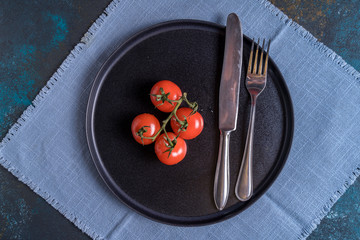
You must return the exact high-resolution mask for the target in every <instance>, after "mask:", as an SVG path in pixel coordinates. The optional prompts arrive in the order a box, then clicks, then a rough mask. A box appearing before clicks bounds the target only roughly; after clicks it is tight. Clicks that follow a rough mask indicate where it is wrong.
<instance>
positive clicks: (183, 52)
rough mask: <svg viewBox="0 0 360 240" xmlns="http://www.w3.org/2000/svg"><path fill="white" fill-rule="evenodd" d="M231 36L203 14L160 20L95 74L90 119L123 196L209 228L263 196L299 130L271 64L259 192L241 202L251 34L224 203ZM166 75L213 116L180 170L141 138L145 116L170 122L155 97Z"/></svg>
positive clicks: (149, 213)
mask: <svg viewBox="0 0 360 240" xmlns="http://www.w3.org/2000/svg"><path fill="white" fill-rule="evenodd" d="M224 34H225V27H224V26H221V25H217V24H214V23H209V22H203V21H195V20H178V21H171V22H165V23H161V24H158V25H155V26H152V27H150V28H148V29H146V30H144V31H142V32H140V33H138V34H137V35H135V36H133V37H132V38H130V39H129V40H128V41H127V42H125V43H124V44H123V45H122V46H121V47H120V48H119V49H117V50H116V51H115V52H114V53H113V54H112V55H111V57H110V58H109V59H108V60H107V61H106V63H105V64H104V65H103V67H102V68H101V70H100V72H99V73H98V75H97V77H96V79H95V82H94V85H93V88H92V91H91V94H90V98H89V103H88V109H87V119H86V120H87V121H86V130H87V138H88V144H89V149H90V152H91V155H92V157H93V160H94V162H95V165H96V167H97V169H98V171H99V173H100V175H101V177H102V178H103V179H104V181H105V182H106V184H107V185H108V187H109V188H110V189H111V190H112V191H113V192H114V194H115V195H116V196H118V198H119V199H120V200H122V201H123V202H124V203H125V204H126V205H128V206H129V207H130V208H132V209H134V210H136V211H137V212H139V213H141V214H143V215H144V216H146V217H149V218H151V219H153V220H157V221H160V222H164V223H168V224H176V225H204V224H210V223H215V222H218V221H221V220H224V219H227V218H229V217H231V216H234V215H235V214H238V213H240V212H241V211H243V210H244V209H245V208H247V207H249V206H250V205H251V204H253V203H254V202H255V201H256V200H258V199H259V197H260V196H261V195H262V194H264V192H265V191H266V190H267V189H268V188H269V187H270V185H271V184H272V183H273V182H274V180H275V179H276V177H277V176H278V174H279V173H280V171H281V169H282V168H283V166H284V164H285V161H286V158H287V155H288V153H289V150H290V147H291V142H292V136H293V131H294V116H293V108H292V103H291V98H290V95H289V92H288V89H287V86H286V84H285V81H284V79H283V77H282V75H281V73H280V71H279V69H278V68H277V67H276V65H275V64H274V62H273V61H271V60H270V62H269V70H268V82H267V86H266V89H265V90H264V92H263V93H262V94H261V95H260V97H259V98H258V105H257V113H256V123H255V138H254V186H255V188H254V195H253V197H252V198H251V199H250V200H249V201H247V202H240V201H238V200H237V199H236V197H235V194H234V189H235V182H236V179H237V174H238V171H239V168H240V163H241V158H242V154H243V149H244V145H245V138H246V131H247V125H248V118H249V110H250V98H249V94H248V92H247V91H246V88H245V86H244V79H245V74H246V72H245V70H246V69H247V64H248V57H249V53H250V45H251V42H250V40H249V39H248V38H247V37H245V38H244V60H243V64H244V65H243V73H242V83H241V89H240V105H239V117H238V123H237V129H236V131H235V132H233V133H232V134H231V142H230V172H231V185H230V196H229V200H228V203H227V206H226V208H225V209H223V210H222V211H218V210H217V209H216V207H215V204H214V200H213V183H214V175H215V167H216V161H217V154H218V145H219V129H218V95H219V86H220V76H221V67H222V60H223V51H224V38H225V37H224ZM270 55H271V52H270ZM163 79H168V80H171V81H173V82H175V83H176V84H177V85H178V86H179V87H180V88H181V89H182V91H183V92H187V93H188V98H189V100H190V101H197V102H198V104H199V112H200V113H201V114H202V116H203V118H204V121H205V126H204V130H203V132H202V133H201V135H200V136H199V137H197V138H196V139H193V140H189V141H187V145H188V153H187V155H186V157H185V159H184V160H183V161H182V162H180V163H178V164H177V165H173V166H167V165H164V164H162V163H161V162H160V161H158V160H157V158H156V155H155V153H154V145H153V144H152V145H148V146H142V145H140V144H138V143H137V142H135V140H134V139H133V138H132V135H131V130H130V126H131V122H132V120H133V118H134V117H135V116H136V115H138V114H141V113H151V114H154V115H155V116H157V117H158V118H159V119H160V120H162V119H165V118H166V116H167V114H164V113H161V112H159V111H158V110H156V109H154V106H153V105H152V103H151V101H150V98H149V92H150V89H151V87H152V86H153V85H154V84H155V83H156V82H157V81H159V80H163Z"/></svg>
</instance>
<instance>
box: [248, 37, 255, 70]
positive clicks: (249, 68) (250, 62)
mask: <svg viewBox="0 0 360 240" xmlns="http://www.w3.org/2000/svg"><path fill="white" fill-rule="evenodd" d="M253 55H254V39H253V40H252V44H251V51H250V57H249V66H248V73H251V66H252V59H253Z"/></svg>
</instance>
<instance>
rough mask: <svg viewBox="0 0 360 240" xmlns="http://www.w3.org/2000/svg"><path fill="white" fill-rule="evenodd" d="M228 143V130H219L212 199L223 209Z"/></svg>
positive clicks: (227, 176) (228, 173) (228, 182)
mask: <svg viewBox="0 0 360 240" xmlns="http://www.w3.org/2000/svg"><path fill="white" fill-rule="evenodd" d="M229 143H230V131H221V130H220V145H219V155H218V160H217V164H216V172H215V181H214V200H215V205H216V207H217V209H219V210H223V209H224V207H225V205H226V202H227V200H228V197H229V188H230V170H229Z"/></svg>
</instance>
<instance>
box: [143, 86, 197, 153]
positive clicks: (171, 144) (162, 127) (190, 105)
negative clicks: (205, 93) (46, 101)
mask: <svg viewBox="0 0 360 240" xmlns="http://www.w3.org/2000/svg"><path fill="white" fill-rule="evenodd" d="M162 94H165V93H162ZM167 101H170V102H171V103H176V105H175V108H174V109H173V110H172V112H171V113H170V115H169V116H168V117H167V118H166V119H165V120H164V121H163V122H162V125H161V128H160V129H159V131H157V133H156V134H155V135H154V136H152V137H144V136H141V137H142V138H143V139H151V140H152V141H155V139H156V138H157V137H158V136H159V135H160V133H161V132H162V131H164V133H165V136H166V140H167V141H168V143H169V145H170V146H171V147H173V146H174V144H173V142H172V141H171V140H170V138H169V136H168V135H167V132H166V130H165V128H166V125H167V124H168V122H169V121H170V119H171V118H172V116H175V118H176V120H177V121H178V122H179V123H180V124H184V121H181V120H180V119H179V118H178V117H177V115H176V112H177V110H178V109H179V107H180V105H181V103H182V102H183V101H185V102H186V103H187V105H188V106H189V107H190V108H192V109H193V110H194V108H195V107H196V106H197V103H196V102H189V100H188V99H187V93H186V92H184V93H183V95H182V96H181V97H180V99H179V100H170V99H168V100H167ZM179 134H180V133H179ZM179 134H178V135H177V136H176V138H178V137H179ZM176 138H175V139H176Z"/></svg>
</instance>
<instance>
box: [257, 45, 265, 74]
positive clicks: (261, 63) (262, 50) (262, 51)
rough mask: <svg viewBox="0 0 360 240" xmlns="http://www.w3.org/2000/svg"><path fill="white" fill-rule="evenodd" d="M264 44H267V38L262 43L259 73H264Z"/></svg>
mask: <svg viewBox="0 0 360 240" xmlns="http://www.w3.org/2000/svg"><path fill="white" fill-rule="evenodd" d="M264 46H265V38H264V39H263V44H262V47H261V54H260V61H259V69H258V74H262V66H263V55H264Z"/></svg>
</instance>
